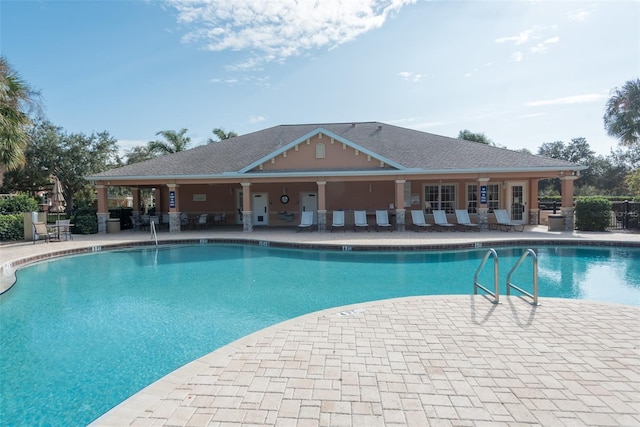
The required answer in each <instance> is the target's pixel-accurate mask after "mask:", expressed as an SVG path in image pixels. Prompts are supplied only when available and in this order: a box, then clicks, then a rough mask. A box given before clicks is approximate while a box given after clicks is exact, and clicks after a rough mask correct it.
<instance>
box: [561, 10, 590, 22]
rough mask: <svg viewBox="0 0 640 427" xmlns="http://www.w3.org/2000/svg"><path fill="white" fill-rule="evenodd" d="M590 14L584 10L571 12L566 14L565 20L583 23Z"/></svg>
mask: <svg viewBox="0 0 640 427" xmlns="http://www.w3.org/2000/svg"><path fill="white" fill-rule="evenodd" d="M590 14H591V12H589V11H588V10H586V9H576V10H571V11H569V12H568V13H567V18H568V19H569V20H570V21H577V22H584V21H586V20H587V18H588V17H589V15H590Z"/></svg>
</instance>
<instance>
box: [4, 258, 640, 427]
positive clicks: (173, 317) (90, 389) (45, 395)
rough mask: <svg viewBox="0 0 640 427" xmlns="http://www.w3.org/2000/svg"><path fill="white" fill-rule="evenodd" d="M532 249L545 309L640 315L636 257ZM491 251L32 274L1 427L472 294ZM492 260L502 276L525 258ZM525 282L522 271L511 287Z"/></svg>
mask: <svg viewBox="0 0 640 427" xmlns="http://www.w3.org/2000/svg"><path fill="white" fill-rule="evenodd" d="M537 251H538V255H539V262H540V264H539V277H540V295H541V298H544V297H563V298H585V299H595V300H599V301H605V302H616V303H624V304H633V305H640V249H631V248H608V247H606V248H605V247H601V248H575V247H560V248H551V247H542V248H539V249H538V250H537ZM485 252H486V249H483V250H479V251H451V252H393V253H391V252H385V253H373V252H338V251H309V250H288V249H275V248H268V247H259V246H248V245H247V246H244V245H190V246H181V247H178V246H169V247H165V248H162V249H161V250H158V251H156V250H155V249H136V250H122V251H109V252H102V253H97V254H91V255H84V256H76V257H70V258H62V259H58V260H55V261H48V262H41V263H38V264H34V265H32V266H30V267H28V268H24V269H22V270H20V271H19V272H18V275H17V276H18V283H17V284H16V285H15V286H14V288H13V289H11V291H9V292H7V293H6V294H3V295H1V296H0V327H1V328H2V329H1V331H2V333H1V334H0V348H2V357H1V360H0V424H10V425H11V424H26V425H35V424H48V425H85V424H87V423H88V422H90V421H92V420H93V419H95V418H97V417H98V416H100V415H101V414H102V413H104V412H105V411H107V410H108V409H110V408H111V407H112V406H114V405H116V404H118V403H119V402H121V401H122V400H124V399H125V398H126V397H128V396H129V395H131V394H133V393H135V392H136V391H138V390H140V389H141V388H143V387H144V386H146V385H147V384H149V383H151V382H153V381H154V380H156V379H158V378H160V377H162V376H163V375H165V374H167V373H169V372H171V371H172V370H174V369H176V368H177V367H179V366H182V365H183V364H185V363H187V362H188V361H190V360H193V359H195V358H197V357H200V356H202V355H204V354H206V353H209V352H211V351H213V350H214V349H216V348H219V347H221V346H223V345H225V344H227V343H229V342H231V341H233V340H235V339H237V338H239V337H242V336H244V335H247V334H249V333H251V332H254V331H256V330H259V329H261V328H264V327H266V326H270V325H272V324H274V323H277V322H280V321H283V320H286V319H289V318H292V317H295V316H298V315H301V314H305V313H308V312H312V311H317V310H320V309H323V308H327V307H334V306H340V305H346V304H352V303H356V302H362V301H369V300H377V299H384V298H394V297H400V296H410V295H425V294H470V293H471V292H472V280H473V275H474V273H475V270H476V268H477V266H478V264H479V262H480V259H481V258H482V256H483V255H484V253H485ZM498 253H499V254H500V265H501V276H505V275H506V273H507V271H508V270H509V268H510V267H511V266H512V265H513V264H514V263H515V260H516V259H517V258H518V257H519V256H520V254H521V253H522V248H513V249H507V248H503V249H498ZM490 270H491V269H490V268H489V269H486V271H487V274H486V276H481V281H482V282H483V283H491V280H492V277H491V271H490ZM483 274H484V273H483ZM530 274H531V270H530V264H529V263H527V262H526V263H525V264H523V266H522V268H521V270H519V272H518V274H517V275H516V277H515V281H516V283H519V284H522V285H523V287H525V288H527V287H528V286H527V284H528V283H529V278H530ZM501 283H504V277H502V278H501ZM502 292H504V289H502ZM32 408H37V411H34V410H32Z"/></svg>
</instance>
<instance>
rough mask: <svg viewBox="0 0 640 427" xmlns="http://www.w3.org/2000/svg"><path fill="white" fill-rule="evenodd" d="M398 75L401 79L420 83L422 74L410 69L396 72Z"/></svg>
mask: <svg viewBox="0 0 640 427" xmlns="http://www.w3.org/2000/svg"><path fill="white" fill-rule="evenodd" d="M398 76H400V78H402V80H407V81H412V82H414V83H420V82H421V81H422V78H423V77H424V74H419V73H414V72H412V71H401V72H399V73H398Z"/></svg>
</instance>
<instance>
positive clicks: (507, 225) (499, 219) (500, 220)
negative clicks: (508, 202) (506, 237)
mask: <svg viewBox="0 0 640 427" xmlns="http://www.w3.org/2000/svg"><path fill="white" fill-rule="evenodd" d="M493 214H494V215H495V217H496V223H495V224H494V229H498V228H500V229H501V230H502V231H509V230H514V231H524V224H518V223H515V222H511V218H510V217H509V213H508V212H507V210H506V209H494V210H493ZM518 227H520V230H518Z"/></svg>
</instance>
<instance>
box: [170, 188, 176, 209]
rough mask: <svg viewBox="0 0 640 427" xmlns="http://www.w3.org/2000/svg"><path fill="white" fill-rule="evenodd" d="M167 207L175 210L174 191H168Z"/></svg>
mask: <svg viewBox="0 0 640 427" xmlns="http://www.w3.org/2000/svg"><path fill="white" fill-rule="evenodd" d="M169 207H170V208H175V207H176V192H175V191H169Z"/></svg>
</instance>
